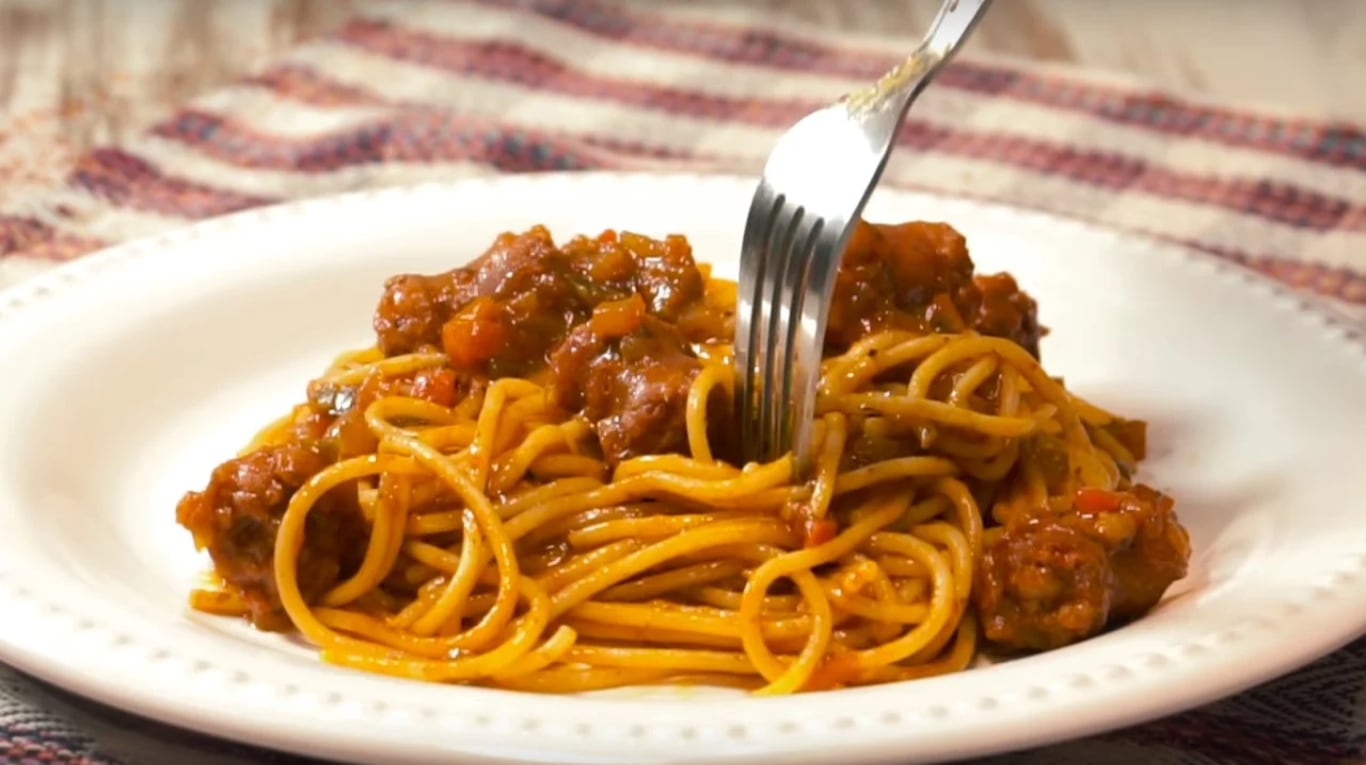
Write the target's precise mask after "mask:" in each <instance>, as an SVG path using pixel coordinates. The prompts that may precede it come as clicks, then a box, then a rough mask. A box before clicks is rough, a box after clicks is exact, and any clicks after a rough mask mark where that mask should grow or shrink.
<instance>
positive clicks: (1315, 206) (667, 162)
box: [0, 0, 1366, 765]
mask: <svg viewBox="0 0 1366 765" xmlns="http://www.w3.org/2000/svg"><path fill="white" fill-rule="evenodd" d="M906 48H907V42H906V41H905V40H893V39H888V38H878V37H869V36H851V35H850V36H832V35H830V34H828V33H827V32H825V31H820V30H813V29H805V28H801V27H796V26H792V25H787V24H782V23H780V22H775V21H772V20H767V19H764V18H761V17H760V16H758V15H757V14H754V13H752V12H749V11H746V10H744V9H743V8H737V9H721V10H718V9H715V8H710V7H709V9H708V11H707V13H706V14H703V13H702V12H701V11H698V10H689V9H687V8H675V9H672V10H668V11H661V10H655V9H647V8H644V7H642V6H639V5H627V4H623V5H616V4H612V3H609V2H605V1H604V2H597V1H596V0H586V1H585V0H573V1H572V2H571V1H570V0H517V1H513V2H507V1H502V0H473V1H470V2H444V3H430V2H428V3H420V4H406V3H405V4H397V3H395V4H384V5H375V6H367V7H366V10H365V12H364V16H362V17H358V18H356V19H355V20H353V21H352V22H351V23H349V24H347V25H346V26H345V27H344V28H342V29H341V30H340V31H339V32H337V33H336V34H334V35H332V36H330V37H327V38H325V39H323V40H320V41H318V42H316V43H313V44H310V45H307V46H304V47H301V48H299V49H297V50H296V51H294V52H293V53H292V54H290V55H288V56H286V57H284V58H283V59H281V60H278V61H276V62H274V63H273V64H272V65H270V66H269V67H267V68H265V69H263V70H261V71H259V72H258V73H257V74H255V75H254V76H252V77H250V78H248V79H246V80H244V81H242V82H239V83H237V84H236V85H234V86H232V87H229V88H226V89H223V90H221V91H218V92H214V93H210V94H208V95H205V96H204V97H202V98H199V99H197V100H195V101H193V102H192V103H190V104H188V105H186V107H185V108H184V109H183V110H181V111H180V112H179V113H177V114H175V115H174V116H172V117H171V118H169V119H167V120H165V121H163V122H161V123H159V124H156V125H153V126H151V127H150V128H149V129H148V130H147V131H146V132H145V133H143V134H142V135H141V136H140V137H138V138H136V139H134V140H131V141H129V142H127V143H124V144H121V145H118V146H108V147H103V148H99V149H97V150H95V151H92V152H90V153H89V154H87V155H86V156H84V157H83V158H81V159H80V161H79V163H78V165H77V167H76V169H75V170H74V171H73V172H72V173H71V175H70V176H69V178H67V179H66V181H65V183H63V184H62V185H60V186H59V187H56V188H48V189H40V190H35V191H34V192H33V193H27V194H23V195H14V194H9V195H6V196H5V197H4V198H5V199H8V200H9V201H8V202H7V203H6V204H5V206H3V207H0V285H2V284H3V283H5V282H12V281H15V280H17V279H19V278H22V277H23V276H25V275H28V274H31V273H34V272H36V271H38V270H41V269H43V268H45V267H48V266H50V265H52V264H55V263H58V262H60V261H64V260H67V259H71V258H75V257H78V256H80V255H82V254H84V253H86V252H89V251H91V250H93V249H96V248H99V247H101V246H103V245H106V244H110V243H114V242H119V241H124V240H127V239H129V238H133V237H137V236H141V235H144V234H149V233H152V232H155V231H159V230H162V229H165V228H167V227H170V226H177V225H181V224H184V223H185V222H187V221H190V220H194V219H198V218H203V217H207V216H212V215H218V214H221V213H226V212H230V211H233V210H238V209H242V208H246V207H251V206H255V205H261V204H268V203H272V202H277V201H281V200H287V199H293V198H299V197H307V196H314V195H318V194H327V193H335V192H339V191H346V190H353V189H360V188H373V187H377V186H385V185H394V184H403V183H410V182H414V181H420V180H433V179H450V178H455V177H460V176H471V175H478V174H487V173H503V172H533V171H548V170H588V169H613V170H647V171H668V170H689V171H699V170H700V171H717V172H742V173H752V172H754V171H756V170H757V168H758V166H759V165H760V163H761V162H762V160H763V158H764V156H765V155H766V154H767V151H768V149H769V148H770V146H771V145H772V143H773V141H774V140H775V138H776V137H777V136H778V135H779V134H780V133H781V132H782V130H783V129H784V128H785V127H786V126H787V125H788V124H790V123H791V122H792V121H794V120H795V119H796V118H798V117H799V116H801V115H802V114H804V113H805V112H807V111H809V110H810V109H812V108H815V107H817V106H819V105H822V104H824V103H827V102H829V101H830V100H832V99H833V98H835V97H836V96H838V95H839V94H841V93H843V92H845V91H847V90H848V89H850V88H851V87H853V86H856V85H859V84H863V83H866V82H867V81H869V80H870V79H872V78H873V77H875V76H876V75H878V74H879V73H881V72H882V71H883V70H884V69H885V68H886V67H887V66H889V64H890V63H892V62H893V61H894V60H896V59H897V57H898V56H900V55H902V54H904V53H905V51H906ZM899 142H900V144H901V146H902V149H901V150H900V151H899V152H898V153H897V154H896V155H895V156H894V157H893V158H892V161H891V163H890V165H889V167H888V170H887V174H886V177H885V180H884V183H887V184H889V185H892V186H899V187H910V188H917V189H923V190H930V191H935V192H941V193H948V194H955V195H962V196H970V197H974V198H981V199H988V200H994V201H1002V202H1007V203H1011V204H1015V205H1022V206H1026V207H1031V208H1036V209H1041V210H1046V211H1049V212H1053V213H1057V214H1060V215H1065V216H1070V217H1074V218H1078V219H1083V220H1086V221H1091V222H1095V223H1098V224H1102V225H1105V226H1109V227H1113V228H1117V229H1123V230H1127V231H1132V232H1138V233H1142V234H1145V235H1149V236H1154V237H1158V238H1161V239H1165V240H1169V241H1173V242H1178V243H1182V244H1185V245H1188V246H1191V247H1194V248H1197V249H1199V250H1202V251H1205V252H1207V253H1210V254H1211V255H1212V256H1215V257H1220V258H1226V259H1228V260H1231V261H1234V262H1237V263H1240V264H1243V265H1245V266H1247V267H1248V268H1251V269H1255V270H1256V271H1259V272H1261V273H1263V274H1267V275H1270V276H1272V277H1274V278H1277V279H1280V280H1282V281H1284V282H1286V283H1288V284H1290V285H1293V286H1294V287H1296V288H1298V289H1300V290H1303V291H1304V292H1305V293H1306V294H1311V295H1314V296H1315V297H1316V299H1319V300H1321V302H1322V303H1323V304H1324V305H1325V307H1326V308H1327V309H1328V310H1333V311H1337V312H1339V313H1342V314H1344V315H1347V316H1349V317H1353V318H1361V319H1366V131H1363V129H1362V127H1360V126H1354V125H1350V124H1344V123H1335V122H1327V121H1322V120H1315V119H1306V118H1303V117H1299V116H1294V115H1278V114H1273V113H1269V112H1260V113H1254V112H1250V111H1244V110H1240V109H1235V108H1228V107H1225V106H1219V105H1215V104H1210V103H1205V102H1201V101H1197V100H1194V99H1192V98H1188V97H1178V96H1174V95H1172V94H1169V93H1164V92H1158V91H1155V90H1153V89H1151V88H1148V87H1145V86H1143V85H1142V84H1141V83H1137V82H1134V81H1131V80H1129V79H1127V78H1123V77H1118V76H1113V75H1101V74H1096V73H1093V72H1079V71H1076V70H1074V69H1071V68H1066V67H1051V66H1041V65H1034V64H1031V65H1026V64H1022V63H1020V62H1014V61H1001V60H990V59H983V58H978V57H973V56H971V55H969V56H965V57H963V58H961V59H960V60H959V61H957V62H956V63H955V64H954V65H952V66H951V67H950V68H949V70H948V71H947V72H945V74H944V75H943V76H942V77H941V78H940V79H939V80H938V82H937V84H936V86H935V87H934V88H933V89H932V90H931V91H930V92H929V93H928V94H927V95H926V96H925V97H924V98H923V100H922V101H921V102H920V103H919V104H918V105H917V107H916V109H915V110H914V114H913V116H912V118H911V119H910V120H909V121H908V122H907V124H906V126H905V128H904V130H903V131H902V133H901V134H900V136H899ZM16 196H17V197H18V198H17V199H16ZM1362 698H1366V642H1360V643H1357V644H1355V645H1353V646H1350V647H1348V648H1346V649H1344V650H1342V651H1340V652H1339V653H1337V654H1335V655H1333V656H1330V657H1328V658H1326V659H1324V660H1322V661H1320V662H1318V663H1316V664H1315V665H1313V666H1311V667H1308V668H1306V669H1304V670H1301V671H1300V672H1298V673H1295V674H1294V675H1291V676H1289V677H1286V678H1283V679H1281V680H1279V681H1276V682H1274V683H1272V684H1270V685H1267V686H1264V687H1262V688H1260V689H1257V690H1255V691H1253V692H1250V693H1247V694H1244V695H1242V696H1239V697H1237V698H1234V699H1231V700H1228V701H1225V702H1221V703H1218V704H1214V705H1211V706H1208V707H1205V708H1202V709H1199V710H1196V711H1193V712H1189V713H1186V714H1183V715H1179V716H1176V717H1172V718H1169V719H1166V720H1162V721H1158V722H1155V723H1151V724H1149V725H1145V726H1140V727H1137V728H1133V729H1129V730H1124V731H1120V732H1117V733H1113V734H1109V735H1105V736H1100V737H1095V738H1090V739H1086V740H1082V741H1076V742H1071V743H1068V744H1064V745H1060V746H1055V747H1050V748H1047V749H1043V750H1038V751H1034V752H1025V753H1017V754H1014V755H1009V756H1005V757H1002V758H998V759H996V760H993V762H997V763H1001V764H1002V765H1005V764H1006V763H1009V764H1011V765H1014V764H1016V763H1036V762H1037V763H1044V762H1047V763H1066V762H1077V763H1081V762H1087V763H1090V762H1118V763H1130V762H1132V763H1140V762H1141V763H1222V762H1230V763H1233V762H1236V763H1259V762H1267V763H1272V762H1275V763H1293V762H1298V763H1324V762H1347V761H1363V755H1366V712H1364V711H1363V707H1362V706H1361V702H1360V701H1359V699H1362ZM181 761H195V762H224V763H227V762H247V761H251V762H261V761H272V762H298V761H296V760H292V759H289V758H285V757H283V756H274V755H267V754H266V753H261V752H252V751H247V750H243V749H240V748H237V747H229V746H227V745H225V744H221V743H219V742H213V741H209V740H207V739H200V738H198V737H194V736H189V735H188V734H183V733H178V732H174V731H170V730H168V729H163V728H160V727H158V726H156V725H154V724H151V723H147V722H144V721H137V720H133V719H131V718H128V717H126V716H123V715H122V714H120V713H118V712H115V711H111V710H107V709H103V708H101V707H98V706H96V705H93V704H89V703H85V702H82V701H79V700H76V699H73V698H71V697H69V696H67V695H65V694H63V693H61V692H59V691H56V690H54V689H51V688H49V687H46V686H44V685H42V684H40V683H37V682H35V681H32V680H30V679H28V678H25V677H22V676H20V675H18V674H17V673H14V672H13V671H11V670H8V669H5V668H3V667H0V762H3V763H30V762H31V763H83V764H89V765H95V764H100V765H103V764H104V763H115V762H122V763H130V764H136V763H143V762H181Z"/></svg>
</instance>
